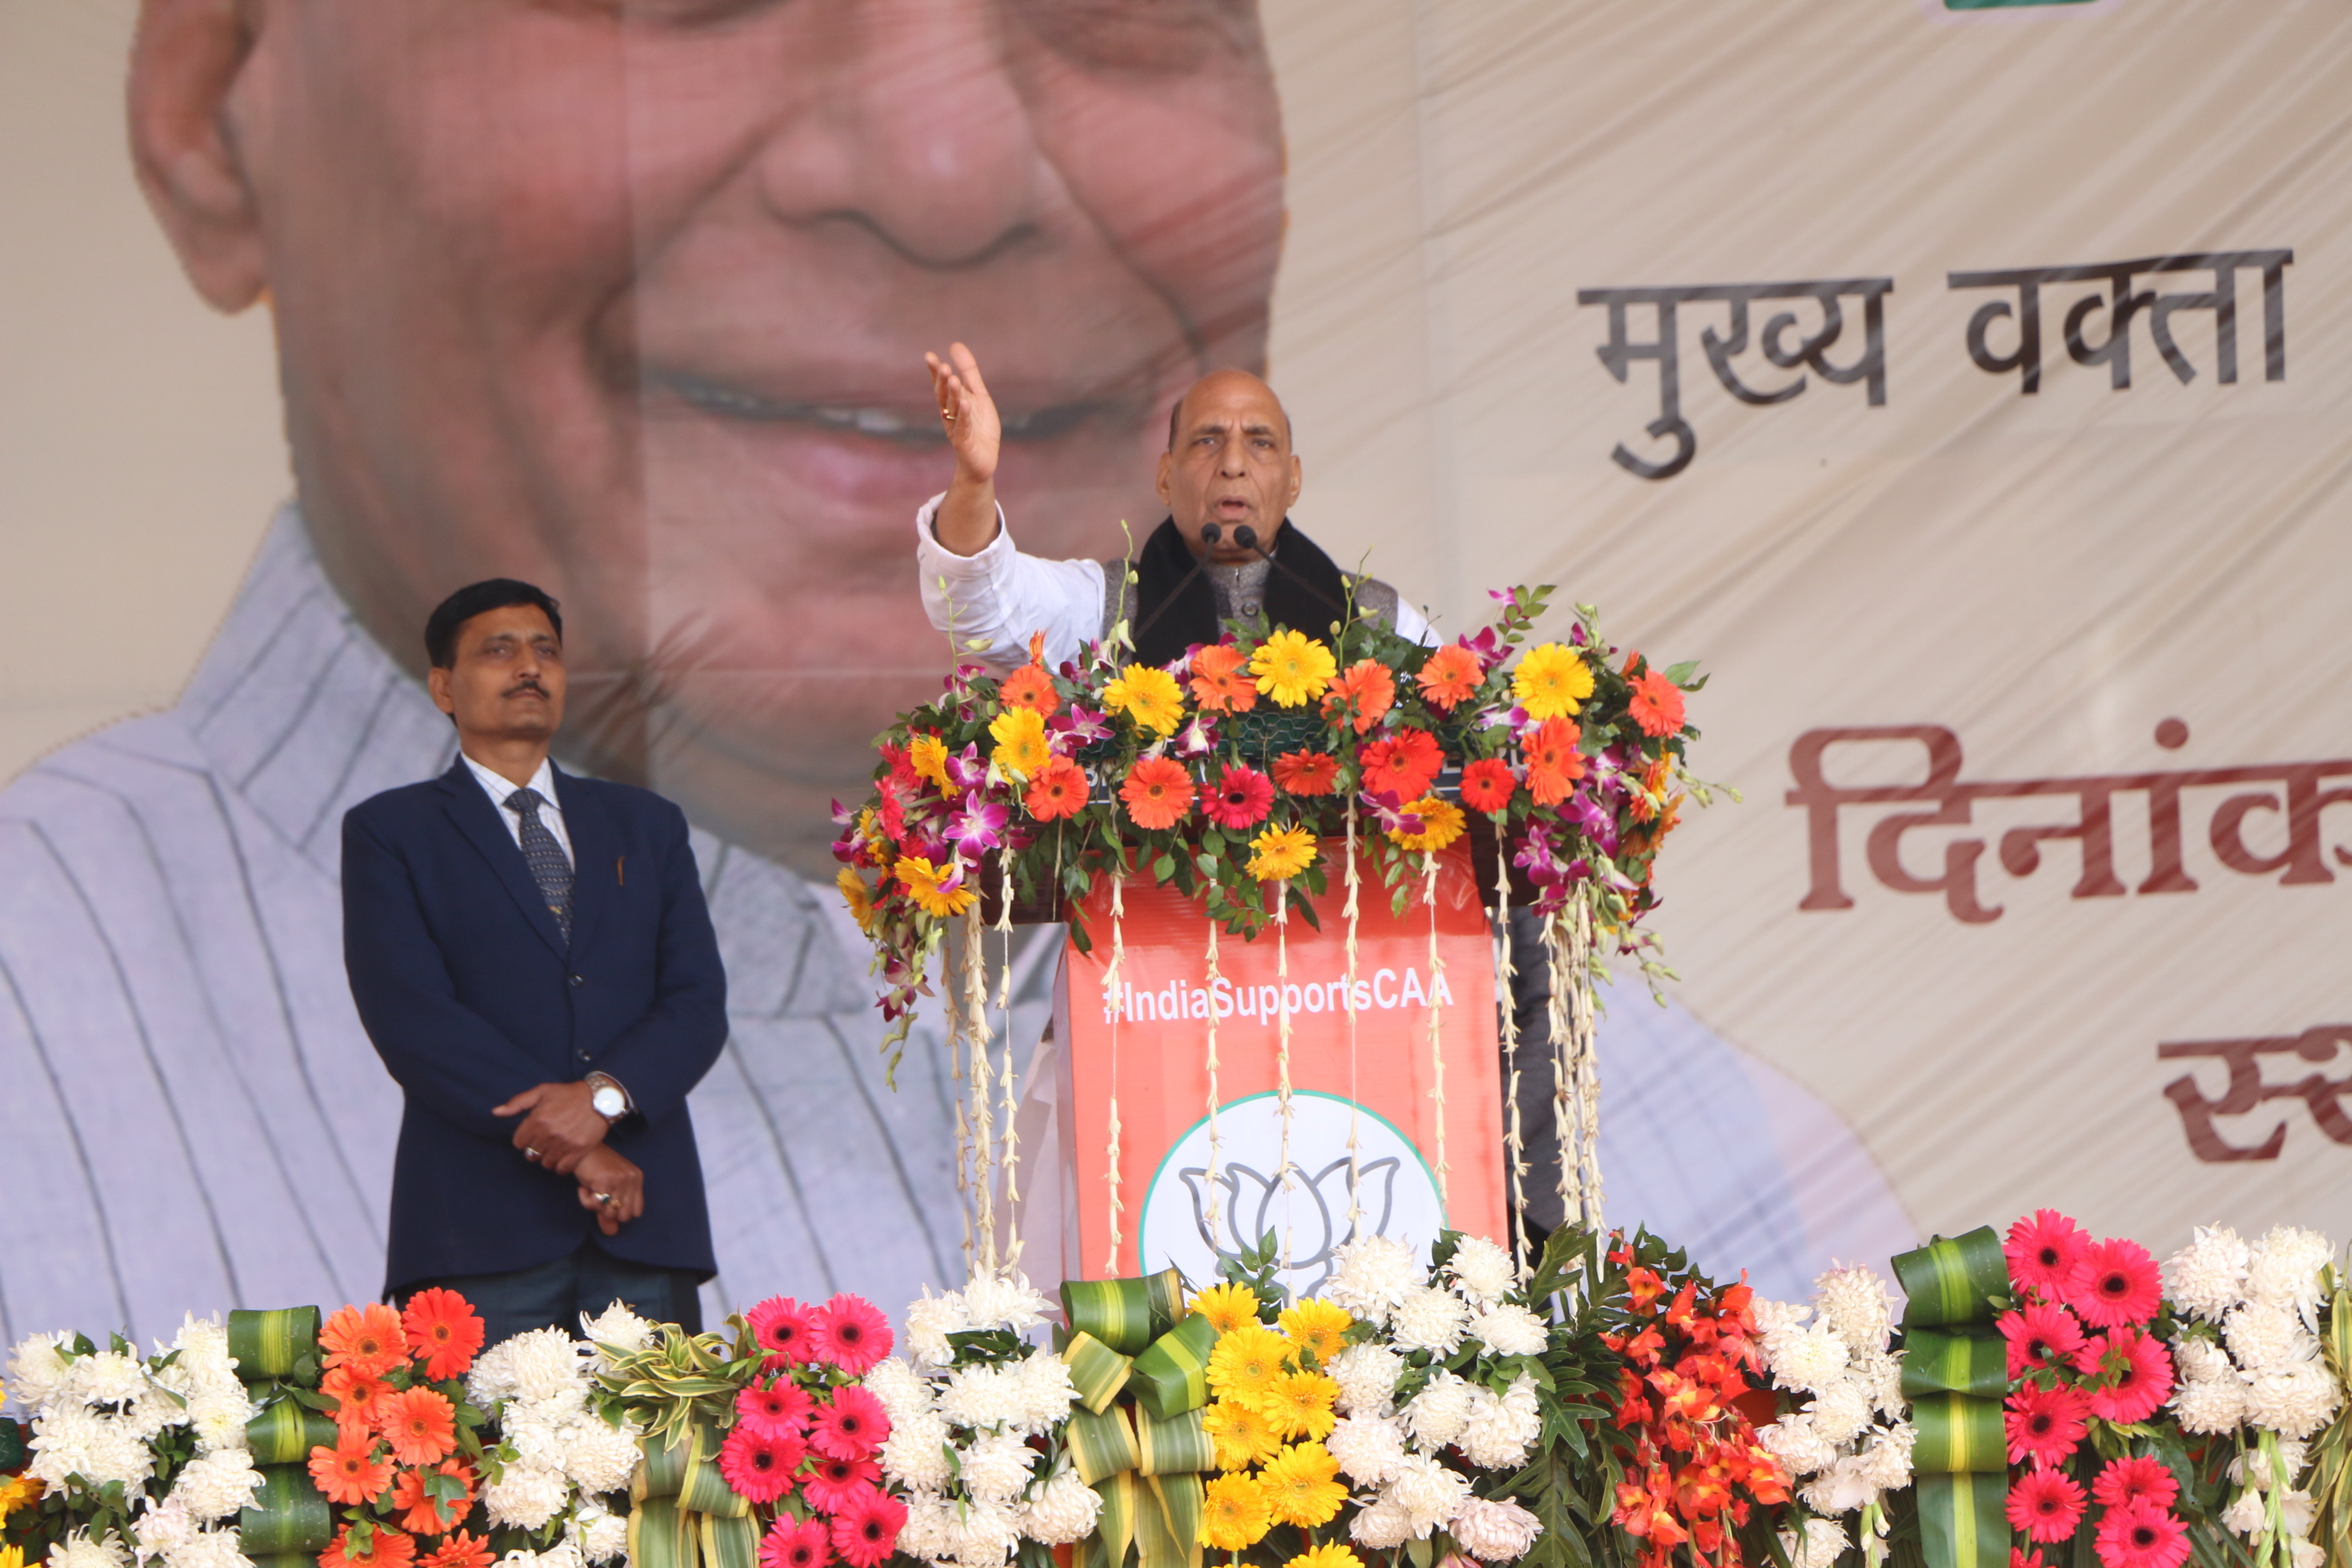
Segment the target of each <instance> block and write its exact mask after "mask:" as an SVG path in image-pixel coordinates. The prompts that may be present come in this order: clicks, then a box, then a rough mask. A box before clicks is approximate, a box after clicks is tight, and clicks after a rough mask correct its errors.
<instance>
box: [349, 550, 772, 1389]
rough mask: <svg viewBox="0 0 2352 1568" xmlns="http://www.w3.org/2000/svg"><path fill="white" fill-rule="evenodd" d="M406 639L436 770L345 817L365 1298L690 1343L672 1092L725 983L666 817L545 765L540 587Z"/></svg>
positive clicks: (688, 1178) (550, 648)
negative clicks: (582, 1320)
mask: <svg viewBox="0 0 2352 1568" xmlns="http://www.w3.org/2000/svg"><path fill="white" fill-rule="evenodd" d="M425 650H426V653H427V655H428V657H429V658H430V659H431V661H432V669H431V673H430V676H429V684H430V688H431V691H432V695H433V700H434V701H435V703H436V704H437V705H438V706H439V707H440V709H441V710H442V711H443V712H445V713H446V714H448V715H449V716H450V718H451V719H452V720H453V721H455V722H456V724H457V737H458V747H459V754H458V757H457V762H456V763H455V764H454V765H452V766H451V768H450V769H449V771H448V772H447V773H444V774H443V775H442V776H441V777H439V778H437V779H434V780H432V781H430V782H428V783H425V784H409V785H406V786H404V787H403V788H400V789H394V790H386V791H385V792H384V793H383V794H382V795H376V796H374V797H373V798H372V799H369V800H366V801H363V802H362V803H361V804H360V805H356V806H354V807H352V810H351V812H350V813H349V814H348V815H347V816H345V817H344V818H343V866H342V890H343V963H344V967H345V969H346V970H347V971H348V973H349V974H350V976H351V984H352V999H353V1000H354V1001H355V1002H356V1003H357V1004H358V1005H359V1015H360V1021H361V1022H362V1024H363V1025H365V1026H366V1028H367V1032H368V1037H369V1039H370V1040H372V1041H373V1043H374V1045H375V1048H376V1052H377V1054H378V1055H380V1056H381V1057H383V1064H384V1066H385V1067H386V1068H388V1069H390V1071H391V1073H392V1076H393V1078H394V1079H396V1080H397V1081H398V1082H399V1084H400V1087H401V1089H402V1090H403V1091H404V1095H405V1099H406V1109H405V1111H404V1114H403V1116H402V1119H401V1127H400V1144H399V1152H398V1154H397V1156H396V1159H395V1162H394V1169H393V1187H392V1224H391V1233H390V1242H389V1246H388V1248H387V1250H388V1254H389V1256H388V1258H387V1259H386V1271H385V1280H384V1290H385V1294H386V1295H387V1296H388V1297H393V1298H395V1299H399V1300H405V1299H406V1298H407V1297H408V1296H410V1295H412V1294H414V1293H415V1291H417V1290H420V1289H424V1288H425V1287H426V1286H429V1285H440V1286H446V1287H447V1288H449V1289H456V1290H459V1291H462V1292H463V1293H464V1294H465V1295H466V1296H467V1298H468V1299H469V1300H472V1301H473V1303H474V1305H475V1306H476V1307H477V1308H478V1310H480V1311H481V1313H482V1317H483V1320H484V1322H485V1325H486V1328H487V1331H488V1342H490V1343H496V1342H498V1341H499V1340H501V1339H504V1338H506V1337H507V1336H509V1335H510V1334H515V1333H520V1332H521V1331H524V1330H526V1329H533V1328H544V1327H550V1326H558V1325H561V1326H564V1327H571V1326H572V1325H573V1324H575V1323H576V1321H577V1319H576V1317H575V1314H576V1313H579V1312H582V1311H587V1312H598V1311H602V1310H604V1308H605V1307H606V1306H608V1305H610V1304H611V1303H612V1302H613V1301H614V1300H621V1301H625V1302H627V1303H628V1304H629V1306H630V1307H631V1308H633V1309H634V1310H636V1311H638V1312H641V1313H643V1314H645V1315H646V1316H648V1317H651V1318H654V1319H656V1321H667V1322H679V1323H684V1324H686V1325H687V1326H688V1328H698V1327H699V1311H698V1305H697V1300H696V1290H697V1288H698V1286H699V1285H700V1284H701V1282H702V1281H703V1280H705V1279H709V1277H710V1276H711V1274H712V1273H713V1272H714V1271H715V1269H716V1263H715V1261H714V1259H713V1258H712V1254H711V1246H710V1220H709V1211H708V1209H707V1208H706V1206H705V1204H704V1201H703V1192H702V1167H701V1163H700V1162H699V1160H698V1158H697V1156H696V1152H695V1144H694V1125H693V1123H692V1121H690V1120H689V1119H688V1115H687V1108H686V1097H687V1092H688V1090H689V1089H692V1088H693V1087H694V1086H695V1084H696V1083H697V1082H698V1081H699V1080H700V1079H701V1078H702V1075H703V1074H704V1073H705V1072H706V1071H708V1070H709V1068H710V1065H711V1063H712V1061H713V1060H715V1059H716V1058H717V1057H718V1055H719V1048H720V1047H722V1046H723V1045H724V1044H725V1043H726V1038H727V1012H726V1003H727V978H726V973H725V971H724V969H723V968H722V967H721V965H720V963H719V947H718V942H717V940H716V939H715V938H714V936H713V935H712V932H711V926H710V916H709V910H707V909H706V908H705V907H704V904H703V896H702V883H701V879H700V878H699V876H698V873H697V870H696V867H695V859H694V852H693V850H692V849H691V848H690V847H688V843H687V827H686V817H685V816H684V814H683V813H681V812H680V811H679V810H678V808H677V806H675V805H671V804H670V803H669V802H668V801H667V800H664V799H662V798H661V797H660V796H659V795H654V794H652V793H651V792H649V791H646V790H642V789H635V788H632V787H630V786H628V785H625V784H605V783H602V782H600V781H597V780H593V779H583V778H575V777H573V776H572V775H571V774H569V773H562V772H559V771H558V770H557V769H556V768H555V767H554V766H553V764H552V763H550V762H549V761H548V747H549V745H550V743H551V742H552V741H553V739H554V737H555V732H556V730H557V728H558V727H559V726H560V725H561V724H562V721H563V697H564V669H563V621H562V616H561V614H560V612H559V611H558V608H557V606H556V603H555V601H554V600H553V599H551V598H550V597H549V596H548V595H546V594H544V593H542V592H541V591H540V590H539V589H537V588H534V587H532V586H531V585H530V584H527V583H518V582H514V581H512V580H510V579H506V578H494V579H492V580H490V581H488V582H485V583H477V584H473V585H472V586H470V587H466V588H461V589H459V590H458V591H457V593H455V594H453V595H450V596H449V597H448V598H447V599H446V600H445V601H444V602H443V603H442V605H440V607H439V608H438V609H436V610H435V611H434V612H433V616H432V617H431V619H430V620H429V621H427V623H426V625H425ZM518 1118H520V1121H519V1122H518V1120H517V1119H518Z"/></svg>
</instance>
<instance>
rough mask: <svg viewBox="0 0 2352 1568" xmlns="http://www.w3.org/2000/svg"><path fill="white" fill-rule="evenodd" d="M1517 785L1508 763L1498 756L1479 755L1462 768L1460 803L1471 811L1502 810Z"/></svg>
mask: <svg viewBox="0 0 2352 1568" xmlns="http://www.w3.org/2000/svg"><path fill="white" fill-rule="evenodd" d="M1518 787H1519V782H1518V780H1517V779H1515V778H1513V777H1512V776H1511V768H1510V764H1509V763H1506V762H1504V761H1503V760H1502V759H1500V758H1499V757H1481V758H1479V759H1478V760H1477V761H1476V762H1475V763H1471V764H1470V765H1469V766H1468V767H1466V768H1464V769H1463V770H1462V804H1463V805H1466V806H1468V807H1469V808H1470V809H1471V810H1473V811H1500V810H1502V809H1503V808H1504V807H1505V806H1507V805H1510V804H1511V795H1512V793H1513V792H1514V791H1516V790H1517V788H1518Z"/></svg>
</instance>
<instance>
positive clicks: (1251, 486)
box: [1160, 370, 1301, 562]
mask: <svg viewBox="0 0 2352 1568" xmlns="http://www.w3.org/2000/svg"><path fill="white" fill-rule="evenodd" d="M1300 479H1301V475H1300V471H1299V466H1298V458H1297V454H1296V453H1294V452H1293V451H1291V449H1290V416H1289V415H1288V414H1287V413H1286V412H1285V411H1284V409H1283V406H1282V400H1281V399H1280V398H1278V397H1276V396H1275V395H1274V388H1272V387H1270V386H1268V385H1267V384H1265V382H1263V381H1260V380H1259V379H1258V378H1257V377H1256V376H1254V375H1252V374H1249V372H1247V371H1245V370H1220V371H1214V372H1212V373H1211V374H1207V375H1204V376H1202V378H1201V379H1200V380H1198V381H1196V382H1194V383H1193V384H1192V385H1191V386H1190V387H1188V388H1187V389H1186V390H1185V393H1184V395H1183V396H1181V397H1180V398H1178V399H1177V400H1176V406H1175V407H1174V408H1173V409H1171V410H1170V412H1169V416H1168V450H1167V452H1166V454H1165V455H1163V456H1162V457H1161V458H1160V500H1164V501H1166V502H1167V503H1168V515H1169V516H1170V517H1171V518H1173V519H1174V520H1175V522H1176V527H1177V530H1178V531H1180V532H1181V533H1182V534H1183V536H1184V542H1185V543H1186V544H1187V545H1189V546H1191V548H1192V553H1193V554H1195V555H1201V554H1207V555H1208V556H1209V557H1210V558H1211V559H1212V560H1217V561H1228V562H1240V561H1246V560H1249V559H1250V558H1251V556H1252V555H1253V553H1254V552H1252V551H1250V550H1247V549H1245V548H1244V547H1243V546H1241V545H1239V544H1237V543H1235V542H1234V537H1233V536H1234V531H1235V530H1236V529H1238V528H1240V527H1242V526H1243V525H1244V524H1246V525H1248V526H1249V527H1250V528H1253V529H1255V531H1256V533H1257V538H1258V542H1260V543H1261V544H1272V543H1273V542H1274V536H1275V531H1276V529H1278V528H1280V527H1281V526H1282V520H1283V518H1284V517H1285V516H1286V514H1287V513H1288V512H1289V510H1290V507H1291V504H1292V503H1293V502H1294V501H1296V500H1297V499H1298V489H1299V484H1300ZM1211 523H1215V524H1217V525H1218V529H1219V532H1220V534H1221V535H1222V537H1221V538H1220V539H1219V541H1218V542H1216V543H1215V544H1213V545H1212V544H1211V543H1210V542H1209V541H1208V540H1207V539H1206V538H1205V537H1203V531H1204V530H1205V529H1206V528H1207V527H1208V525H1209V524H1211Z"/></svg>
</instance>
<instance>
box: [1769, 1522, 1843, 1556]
mask: <svg viewBox="0 0 2352 1568" xmlns="http://www.w3.org/2000/svg"><path fill="white" fill-rule="evenodd" d="M1803 1529H1804V1532H1805V1533H1804V1540H1803V1541H1802V1542H1800V1541H1799V1540H1798V1539H1797V1535H1796V1532H1795V1531H1787V1530H1784V1531H1780V1550H1781V1551H1782V1552H1786V1553H1787V1554H1788V1558H1789V1568H1831V1565H1832V1563H1836V1562H1837V1560H1838V1554H1839V1553H1840V1552H1843V1551H1844V1550H1845V1549H1846V1546H1847V1544H1848V1543H1847V1541H1846V1534H1845V1526H1843V1525H1842V1524H1840V1523H1838V1522H1837V1521H1834V1520H1827V1519H1809V1520H1806V1521H1804V1523H1803Z"/></svg>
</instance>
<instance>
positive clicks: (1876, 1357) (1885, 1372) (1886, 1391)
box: [1845, 1351, 1911, 1421]
mask: <svg viewBox="0 0 2352 1568" xmlns="http://www.w3.org/2000/svg"><path fill="white" fill-rule="evenodd" d="M1845 1374H1846V1376H1848V1377H1850V1378H1852V1379H1853V1381H1854V1382H1856V1383H1858V1384H1861V1385H1862V1386H1863V1387H1864V1389H1865V1390H1867V1391H1868V1393H1869V1394H1870V1403H1871V1405H1872V1406H1873V1407H1874V1408H1875V1409H1876V1410H1877V1412H1878V1413H1879V1414H1880V1415H1884V1416H1885V1417H1886V1418H1887V1419H1888V1420H1889V1421H1900V1420H1902V1419H1903V1418H1904V1416H1905V1415H1906V1413H1907V1412H1908V1411H1909V1410H1910V1408H1911V1402H1910V1401H1909V1400H1908V1399H1906V1398H1905V1397H1904V1395H1903V1358H1902V1357H1901V1356H1900V1355H1898V1354H1895V1352H1891V1351H1880V1352H1876V1353H1875V1354H1872V1355H1865V1356H1857V1357H1856V1358H1854V1359H1853V1360H1852V1361H1850V1362H1848V1363H1846V1367H1845Z"/></svg>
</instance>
